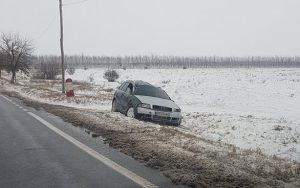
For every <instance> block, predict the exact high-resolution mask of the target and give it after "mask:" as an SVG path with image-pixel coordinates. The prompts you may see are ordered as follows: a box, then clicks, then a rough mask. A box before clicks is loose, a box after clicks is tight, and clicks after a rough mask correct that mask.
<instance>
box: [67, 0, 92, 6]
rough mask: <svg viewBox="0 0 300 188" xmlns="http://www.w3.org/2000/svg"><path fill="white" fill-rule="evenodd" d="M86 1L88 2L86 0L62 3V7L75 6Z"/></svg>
mask: <svg viewBox="0 0 300 188" xmlns="http://www.w3.org/2000/svg"><path fill="white" fill-rule="evenodd" d="M86 1H88V0H81V1H75V2H71V3H64V4H63V6H70V5H76V4H80V3H84V2H86Z"/></svg>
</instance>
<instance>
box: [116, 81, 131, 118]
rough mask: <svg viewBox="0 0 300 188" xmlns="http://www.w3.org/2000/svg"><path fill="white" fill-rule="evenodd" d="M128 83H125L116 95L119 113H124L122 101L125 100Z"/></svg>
mask: <svg viewBox="0 0 300 188" xmlns="http://www.w3.org/2000/svg"><path fill="white" fill-rule="evenodd" d="M127 86H128V83H127V82H124V83H123V84H122V85H121V86H120V87H119V88H118V90H117V92H116V93H115V102H116V106H117V109H118V111H120V112H123V113H124V110H123V107H122V101H123V100H124V91H125V89H126V88H127Z"/></svg>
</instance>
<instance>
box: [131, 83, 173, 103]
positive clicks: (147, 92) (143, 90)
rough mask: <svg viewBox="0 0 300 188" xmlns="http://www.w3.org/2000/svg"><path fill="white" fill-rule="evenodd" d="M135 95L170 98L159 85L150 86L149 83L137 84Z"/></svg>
mask: <svg viewBox="0 0 300 188" xmlns="http://www.w3.org/2000/svg"><path fill="white" fill-rule="evenodd" d="M134 95H143V96H149V97H157V98H162V99H168V100H169V99H170V97H169V96H168V95H167V93H166V92H165V91H164V90H162V89H160V88H157V87H153V86H148V85H140V86H137V87H136V88H135V90H134Z"/></svg>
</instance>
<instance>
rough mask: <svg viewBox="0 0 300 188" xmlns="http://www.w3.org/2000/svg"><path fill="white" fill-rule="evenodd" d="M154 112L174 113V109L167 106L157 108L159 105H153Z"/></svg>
mask: <svg viewBox="0 0 300 188" xmlns="http://www.w3.org/2000/svg"><path fill="white" fill-rule="evenodd" d="M153 110H157V111H163V112H172V108H168V107H165V106H157V105H153Z"/></svg>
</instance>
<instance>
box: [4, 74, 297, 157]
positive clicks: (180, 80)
mask: <svg viewBox="0 0 300 188" xmlns="http://www.w3.org/2000/svg"><path fill="white" fill-rule="evenodd" d="M104 72H105V70H103V69H88V70H83V69H77V70H76V72H75V74H74V75H66V78H72V79H73V81H76V82H77V83H75V85H76V84H77V86H76V87H75V95H76V97H75V98H72V99H66V98H65V97H64V96H63V95H61V93H60V89H61V86H60V85H59V81H54V82H50V81H39V80H31V81H26V79H23V78H22V79H21V80H20V81H21V86H12V85H7V86H6V89H8V90H14V91H18V92H19V93H21V94H22V95H25V96H27V97H29V98H34V99H35V100H39V101H42V102H46V103H51V104H59V105H65V106H71V107H76V108H88V109H97V110H104V111H105V110H107V111H108V110H110V108H111V97H112V94H113V92H114V89H116V87H118V86H119V85H120V83H121V82H123V81H125V80H144V81H147V82H149V83H151V84H154V85H156V86H159V87H162V88H163V89H164V90H166V92H167V93H168V94H169V95H170V97H171V98H172V99H173V100H174V101H175V102H176V103H177V104H178V105H179V106H180V107H181V108H182V112H183V117H184V120H183V123H182V125H181V126H180V127H178V128H177V129H178V130H180V131H183V132H188V133H191V134H194V135H196V136H199V137H202V138H205V139H209V140H213V141H219V142H224V143H228V144H232V145H234V146H237V147H240V148H242V149H251V150H255V151H256V150H257V151H259V152H260V151H261V152H263V153H266V154H269V155H276V156H279V157H283V158H287V159H292V160H296V161H298V162H300V115H299V114H300V69H285V68H281V69H127V70H122V69H120V70H117V72H118V73H119V74H120V78H119V79H118V80H117V82H107V81H106V80H105V79H104V78H103V75H104ZM7 76H9V75H7ZM7 78H9V77H7ZM24 80H25V81H24ZM22 85H23V86H22ZM116 115H117V114H116ZM118 116H119V115H118ZM141 124H142V122H141Z"/></svg>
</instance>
